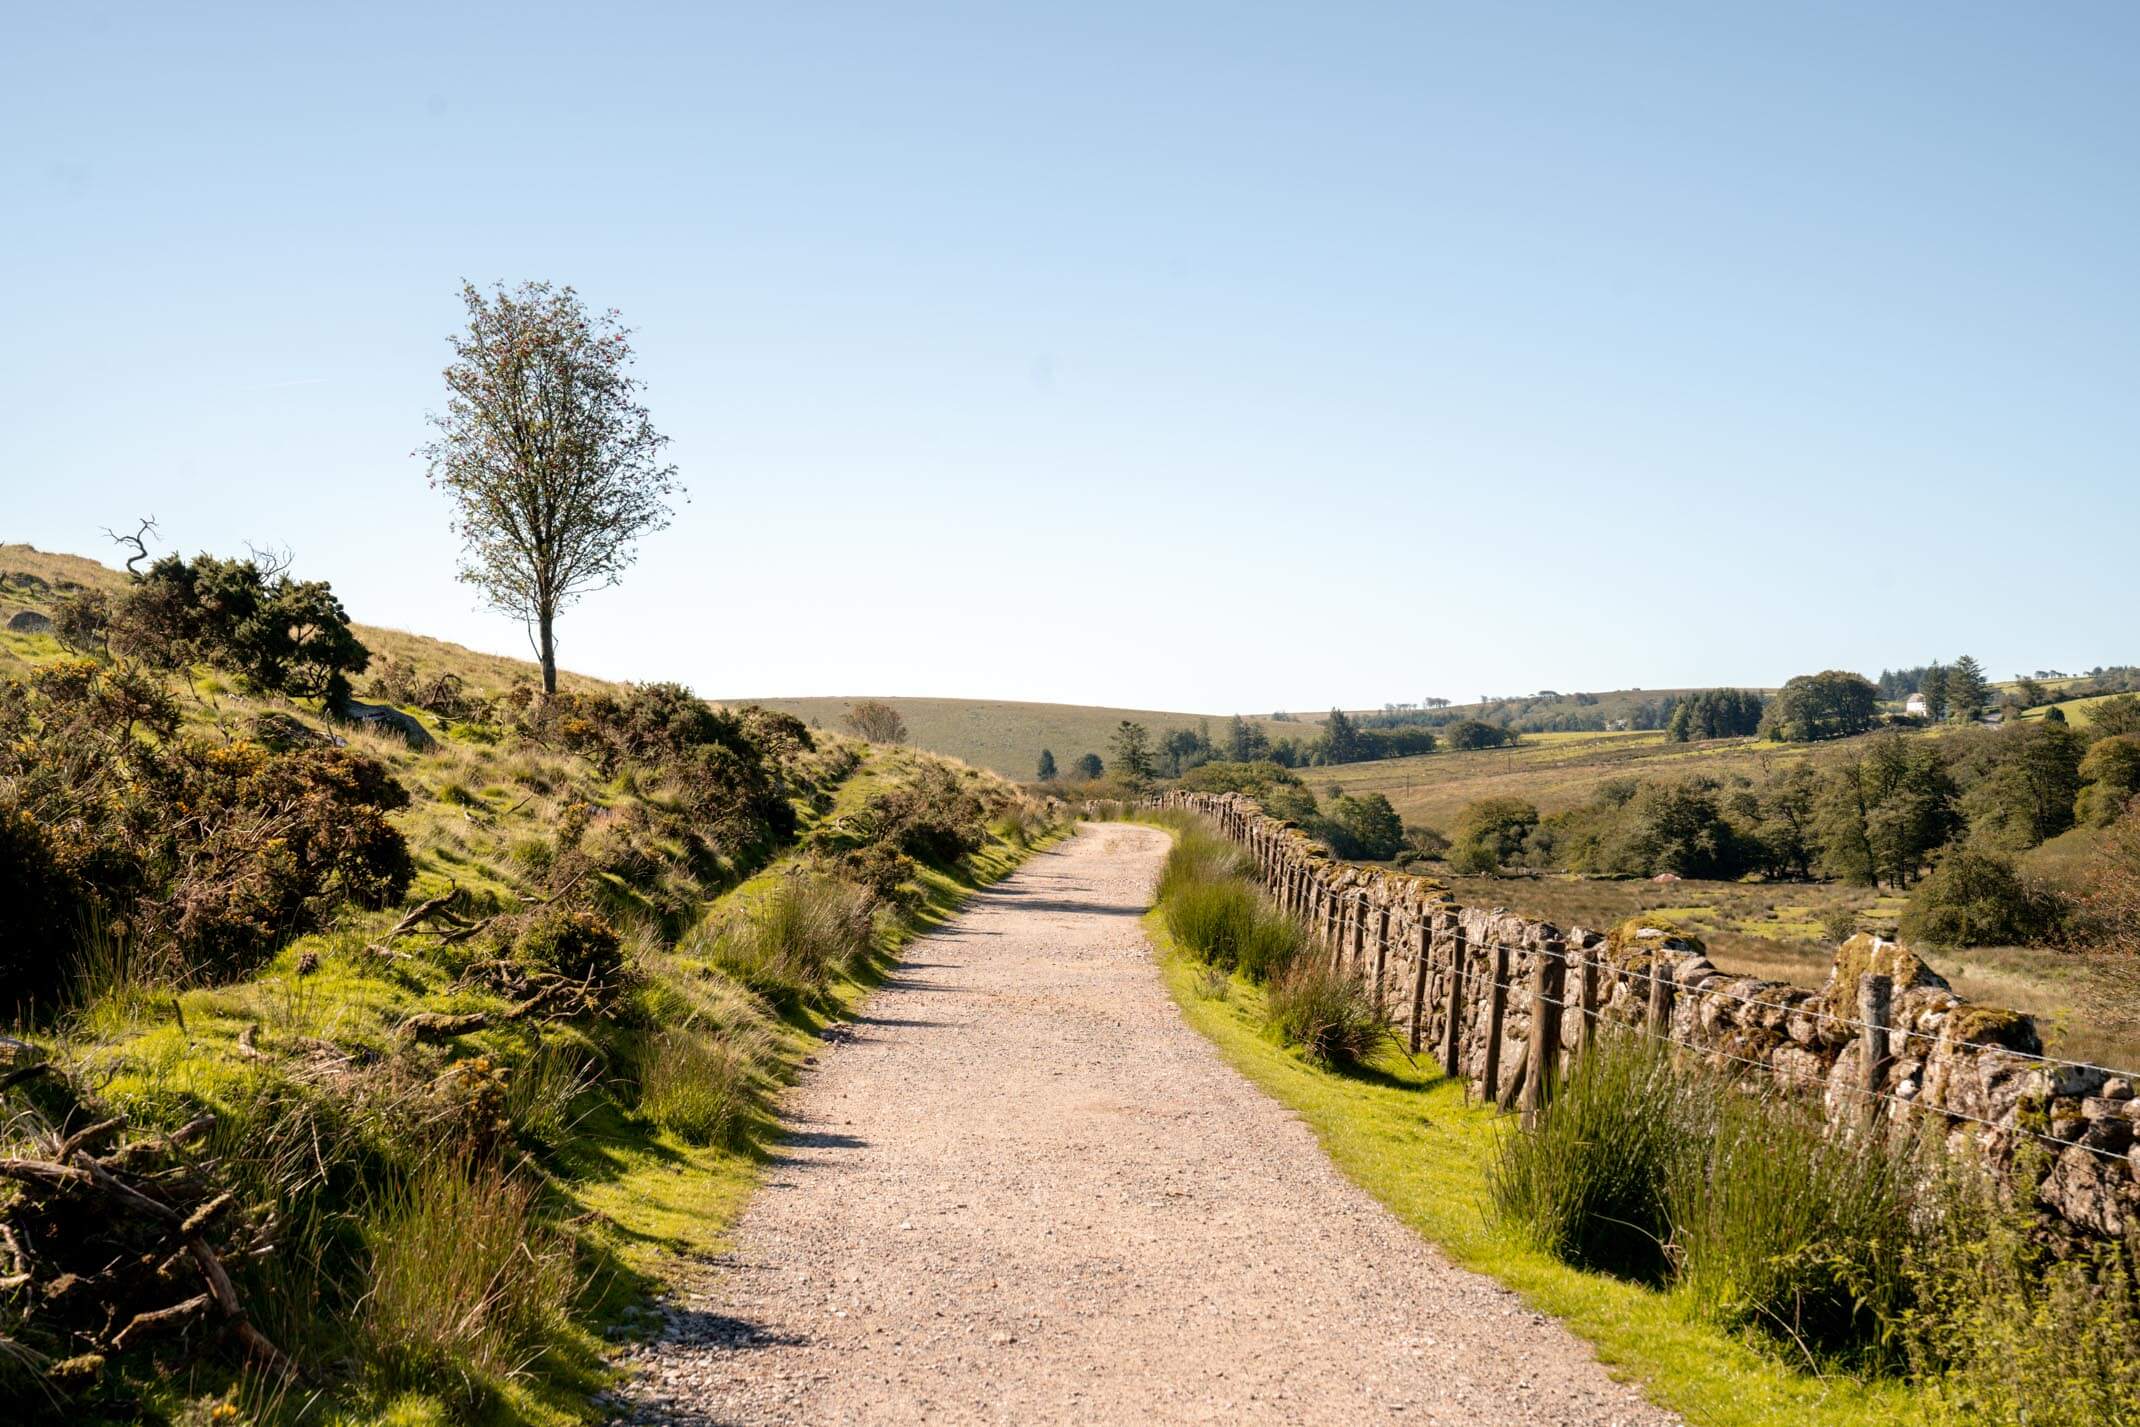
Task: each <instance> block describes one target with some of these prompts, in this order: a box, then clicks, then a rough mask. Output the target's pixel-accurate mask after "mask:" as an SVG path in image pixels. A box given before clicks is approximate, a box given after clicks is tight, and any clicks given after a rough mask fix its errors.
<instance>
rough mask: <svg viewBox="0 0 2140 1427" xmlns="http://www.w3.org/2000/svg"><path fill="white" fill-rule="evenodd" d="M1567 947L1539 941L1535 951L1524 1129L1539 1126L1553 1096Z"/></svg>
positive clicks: (1524, 1099)
mask: <svg viewBox="0 0 2140 1427" xmlns="http://www.w3.org/2000/svg"><path fill="white" fill-rule="evenodd" d="M1565 950H1566V948H1565V947H1564V946H1563V945H1562V944H1561V943H1560V942H1557V941H1544V942H1540V943H1539V944H1538V945H1537V946H1536V947H1534V948H1533V949H1532V952H1533V956H1534V957H1535V959H1534V960H1533V961H1532V963H1531V1043H1530V1050H1531V1065H1530V1073H1529V1074H1528V1075H1526V1076H1525V1077H1524V1081H1523V1127H1524V1128H1525V1129H1527V1130H1528V1129H1531V1128H1534V1127H1535V1126H1536V1125H1537V1124H1538V1112H1539V1110H1541V1109H1542V1108H1544V1106H1545V1103H1546V1099H1547V1097H1548V1096H1549V1095H1551V1093H1552V1078H1553V1061H1554V1059H1555V1057H1556V1056H1557V1055H1558V1054H1559V1053H1560V1002H1561V1001H1562V999H1563V997H1562V996H1561V989H1562V988H1563V987H1564V986H1566V985H1567V977H1566V975H1565V974H1564V973H1565V971H1566V970H1567V963H1566V962H1565V961H1563V960H1562V959H1561V958H1562V954H1563V953H1564V952H1565Z"/></svg>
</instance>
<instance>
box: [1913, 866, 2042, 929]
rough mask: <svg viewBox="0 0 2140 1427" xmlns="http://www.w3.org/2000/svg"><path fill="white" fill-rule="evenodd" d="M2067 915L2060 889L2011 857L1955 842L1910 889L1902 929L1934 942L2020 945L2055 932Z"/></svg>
mask: <svg viewBox="0 0 2140 1427" xmlns="http://www.w3.org/2000/svg"><path fill="white" fill-rule="evenodd" d="M2065 919H2066V908H2065V905H2064V902H2063V900H2062V899H2061V898H2060V897H2059V896H2058V894H2057V893H2055V892H2053V891H2052V890H2051V889H2050V888H2048V887H2046V886H2044V885H2042V884H2040V883H2037V882H2034V881H2032V880H2030V879H2027V878H2024V877H2023V876H2022V875H2021V873H2020V872H2019V871H2018V870H2017V869H2016V868H2015V866H2014V864H2013V862H2012V861H2011V860H2009V859H2008V858H2006V857H2004V856H2002V855H2000V854H1998V853H1993V852H1981V851H1978V850H1977V849H1975V848H1970V847H1958V848H1954V849H1952V850H1950V851H1949V852H1948V853H1947V854H1946V855H1945V856H1943V857H1941V858H1940V860H1939V865H1938V866H1937V867H1935V868H1933V869H1932V873H1931V875H1930V876H1928V877H1926V878H1925V880H1924V881H1923V882H1921V883H1919V884H1918V886H1917V890H1916V891H1915V892H1912V893H1911V894H1910V901H1909V905H1908V906H1906V907H1904V908H1903V910H1902V935H1903V937H1904V939H1905V940H1908V941H1919V942H1924V943H1927V944H1929V945H1932V946H1999V945H2022V944H2027V943H2030V942H2040V941H2045V940H2049V939H2051V938H2053V937H2055V936H2056V935H2057V934H2058V932H2059V930H2060V928H2061V927H2062V926H2063V925H2064V922H2065Z"/></svg>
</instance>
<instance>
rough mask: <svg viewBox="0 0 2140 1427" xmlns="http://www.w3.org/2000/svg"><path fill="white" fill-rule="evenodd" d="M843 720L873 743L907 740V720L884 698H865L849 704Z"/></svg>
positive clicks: (902, 741) (859, 734)
mask: <svg viewBox="0 0 2140 1427" xmlns="http://www.w3.org/2000/svg"><path fill="white" fill-rule="evenodd" d="M842 722H844V723H845V724H846V725H847V726H848V727H849V728H851V729H853V730H854V731H855V733H856V734H857V735H858V736H859V737H862V738H866V739H868V740H869V741H870V742H871V743H905V742H906V741H907V723H906V720H905V719H903V718H901V717H900V716H899V710H897V709H895V708H893V707H892V706H891V705H890V704H888V703H886V702H884V700H882V699H863V700H861V701H860V702H859V703H853V704H849V705H848V706H847V713H846V715H845V717H844V718H843V719H842Z"/></svg>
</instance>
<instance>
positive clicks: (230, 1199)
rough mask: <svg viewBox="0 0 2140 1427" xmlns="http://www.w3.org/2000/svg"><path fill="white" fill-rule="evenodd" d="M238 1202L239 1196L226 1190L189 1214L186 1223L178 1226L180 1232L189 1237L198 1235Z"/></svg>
mask: <svg viewBox="0 0 2140 1427" xmlns="http://www.w3.org/2000/svg"><path fill="white" fill-rule="evenodd" d="M237 1202H238V1196H237V1195H235V1194H233V1193H231V1192H230V1191H229V1190H227V1189H226V1190H224V1191H223V1192H222V1193H221V1194H218V1195H217V1196H216V1197H215V1198H213V1199H211V1200H209V1201H208V1202H207V1203H206V1204H203V1205H202V1206H201V1207H200V1208H198V1209H196V1210H194V1211H193V1212H192V1213H191V1214H188V1215H187V1216H186V1221H185V1222H184V1223H183V1224H180V1225H179V1226H178V1231H179V1232H180V1233H181V1234H186V1235H189V1236H190V1235H194V1234H198V1233H200V1231H201V1230H202V1229H204V1228H206V1227H208V1221H209V1220H210V1219H213V1218H214V1217H215V1216H216V1215H218V1214H220V1213H222V1212H223V1211H224V1210H225V1209H228V1208H229V1207H230V1206H231V1205H233V1204H235V1203H237Z"/></svg>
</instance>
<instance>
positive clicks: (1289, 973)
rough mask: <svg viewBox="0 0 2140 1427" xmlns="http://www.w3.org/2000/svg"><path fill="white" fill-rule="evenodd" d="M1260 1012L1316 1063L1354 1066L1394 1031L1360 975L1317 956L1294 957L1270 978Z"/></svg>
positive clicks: (1280, 1034) (1389, 1037)
mask: <svg viewBox="0 0 2140 1427" xmlns="http://www.w3.org/2000/svg"><path fill="white" fill-rule="evenodd" d="M1264 1012H1265V1014H1266V1015H1267V1016H1268V1017H1269V1020H1270V1026H1271V1029H1272V1030H1273V1031H1274V1032H1276V1033H1277V1035H1278V1036H1279V1038H1280V1039H1282V1040H1283V1041H1284V1042H1285V1043H1286V1044H1287V1045H1291V1046H1297V1047H1298V1048H1299V1050H1300V1053H1301V1054H1302V1055H1303V1056H1305V1057H1306V1058H1307V1059H1308V1060H1309V1061H1310V1062H1311V1063H1312V1064H1315V1065H1321V1066H1329V1067H1340V1068H1341V1067H1347V1066H1354V1065H1358V1064H1360V1063H1362V1062H1364V1061H1365V1060H1367V1059H1368V1057H1370V1056H1371V1055H1373V1054H1374V1052H1375V1050H1376V1049H1377V1048H1378V1047H1379V1046H1381V1045H1382V1044H1383V1043H1384V1042H1387V1041H1390V1040H1391V1039H1392V1038H1393V1036H1394V1030H1393V1028H1392V1026H1391V1023H1390V1018H1389V1013H1388V1012H1387V1011H1386V1010H1384V1009H1383V1008H1382V1007H1380V1006H1378V1005H1376V1004H1375V999H1374V994H1373V993H1372V992H1371V991H1369V990H1368V988H1367V987H1366V986H1364V985H1363V984H1361V982H1360V979H1359V978H1358V977H1357V976H1353V975H1350V974H1349V973H1347V972H1345V971H1341V970H1339V969H1337V968H1334V967H1332V966H1329V965H1327V964H1326V963H1324V962H1323V961H1322V960H1321V959H1320V958H1318V957H1302V958H1300V959H1299V960H1296V961H1295V962H1293V964H1292V965H1291V966H1289V967H1287V968H1286V970H1285V971H1284V972H1283V973H1281V974H1280V975H1279V976H1278V978H1277V979H1276V980H1275V981H1273V982H1272V983H1271V985H1270V989H1269V990H1268V991H1267V992H1266V993H1265V996H1264Z"/></svg>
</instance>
